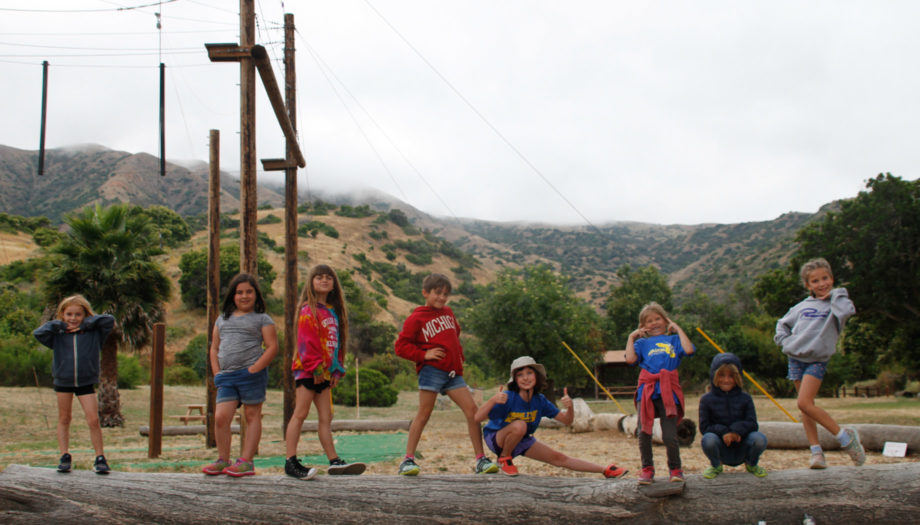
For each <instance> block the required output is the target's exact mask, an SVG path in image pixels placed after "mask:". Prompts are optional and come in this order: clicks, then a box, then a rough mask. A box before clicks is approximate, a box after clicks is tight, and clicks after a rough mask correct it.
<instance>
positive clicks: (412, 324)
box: [396, 306, 463, 376]
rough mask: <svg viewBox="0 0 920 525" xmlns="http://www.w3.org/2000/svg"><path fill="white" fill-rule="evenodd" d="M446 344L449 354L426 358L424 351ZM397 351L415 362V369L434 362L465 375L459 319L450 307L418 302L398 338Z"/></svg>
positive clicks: (445, 349) (418, 369) (442, 346)
mask: <svg viewBox="0 0 920 525" xmlns="http://www.w3.org/2000/svg"><path fill="white" fill-rule="evenodd" d="M431 348H443V349H444V351H445V353H446V355H445V356H444V357H443V358H441V359H437V360H434V361H425V351H426V350H429V349H431ZM396 355H398V356H399V357H402V358H403V359H408V360H409V361H413V362H414V363H415V372H416V373H418V372H419V371H421V369H422V367H423V366H424V365H431V366H433V367H435V368H438V369H440V370H443V371H445V372H454V373H455V374H456V375H458V376H462V375H463V347H462V346H460V323H458V322H457V318H456V317H454V312H453V310H451V309H450V308H449V307H447V306H445V307H444V308H432V307H430V306H419V307H418V308H416V309H415V310H414V311H413V312H412V314H410V315H409V317H407V318H406V322H404V323H403V328H402V331H401V332H399V337H398V338H397V339H396Z"/></svg>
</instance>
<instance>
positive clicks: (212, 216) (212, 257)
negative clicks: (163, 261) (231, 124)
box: [205, 129, 220, 448]
mask: <svg viewBox="0 0 920 525" xmlns="http://www.w3.org/2000/svg"><path fill="white" fill-rule="evenodd" d="M210 138H211V147H210V152H211V156H210V164H209V166H208V167H209V170H208V274H207V283H208V284H207V289H208V347H207V348H206V349H205V353H206V354H208V355H207V356H206V358H207V359H206V363H207V370H208V373H207V376H208V401H207V403H208V409H207V419H206V420H205V427H206V436H207V437H206V442H207V446H208V447H210V448H214V447H216V446H217V436H216V435H215V434H214V412H215V409H216V408H217V387H215V386H214V370H213V369H212V367H211V358H210V357H211V356H210V354H209V352H210V350H211V343H212V342H213V341H212V338H213V336H214V322H215V321H217V316H218V314H219V312H220V307H219V306H218V305H219V304H220V131H218V130H216V129H212V130H211V137H210Z"/></svg>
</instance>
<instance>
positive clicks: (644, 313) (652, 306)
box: [639, 301, 668, 328]
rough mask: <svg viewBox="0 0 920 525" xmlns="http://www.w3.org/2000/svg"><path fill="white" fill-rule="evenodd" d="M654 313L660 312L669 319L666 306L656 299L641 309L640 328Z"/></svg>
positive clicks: (659, 313)
mask: <svg viewBox="0 0 920 525" xmlns="http://www.w3.org/2000/svg"><path fill="white" fill-rule="evenodd" d="M652 314H658V315H660V316H661V317H662V318H664V319H668V313H667V312H665V311H664V308H663V307H662V306H661V305H660V304H658V303H656V302H655V301H652V302H650V303H648V304H647V305H645V306H643V307H642V310H640V311H639V328H642V325H643V324H644V323H645V320H646V319H648V317H649V316H650V315H652Z"/></svg>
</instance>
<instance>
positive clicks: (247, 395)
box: [214, 368, 268, 405]
mask: <svg viewBox="0 0 920 525" xmlns="http://www.w3.org/2000/svg"><path fill="white" fill-rule="evenodd" d="M214 386H216V387H217V402H218V403H225V402H227V401H236V402H237V403H241V404H244V405H258V404H259V403H263V402H265V389H266V388H268V369H266V368H263V369H262V370H260V371H258V372H256V373H255V374H250V373H249V370H248V369H246V368H242V369H240V370H234V371H232V372H220V373H219V374H217V375H216V376H214Z"/></svg>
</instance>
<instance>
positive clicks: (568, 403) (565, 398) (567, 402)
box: [560, 387, 572, 410]
mask: <svg viewBox="0 0 920 525" xmlns="http://www.w3.org/2000/svg"><path fill="white" fill-rule="evenodd" d="M560 401H562V406H564V407H565V408H566V410H572V398H571V397H569V387H564V388H563V389H562V399H560Z"/></svg>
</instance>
